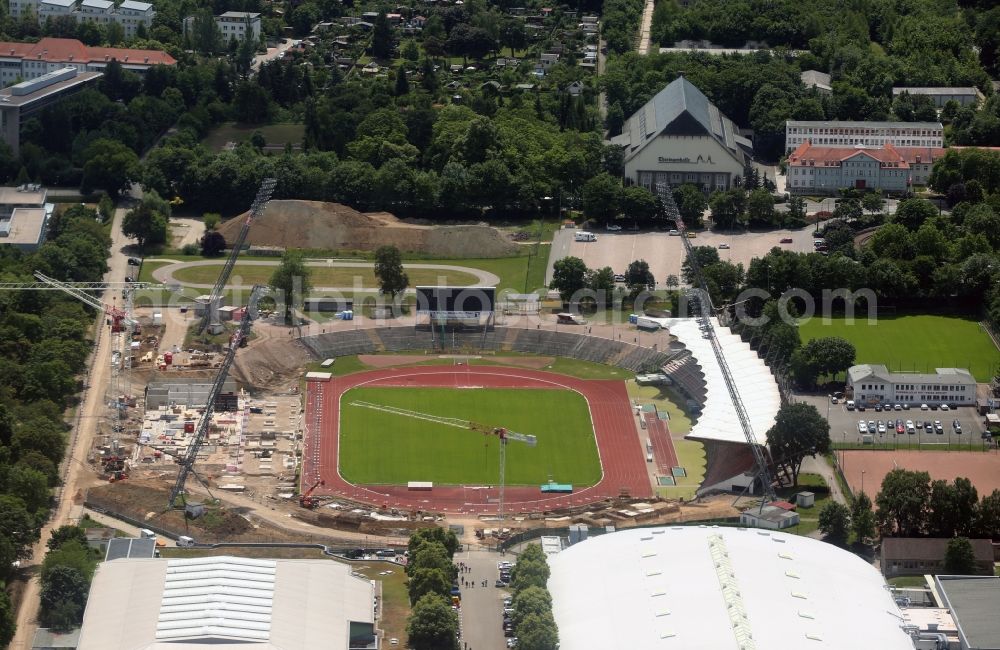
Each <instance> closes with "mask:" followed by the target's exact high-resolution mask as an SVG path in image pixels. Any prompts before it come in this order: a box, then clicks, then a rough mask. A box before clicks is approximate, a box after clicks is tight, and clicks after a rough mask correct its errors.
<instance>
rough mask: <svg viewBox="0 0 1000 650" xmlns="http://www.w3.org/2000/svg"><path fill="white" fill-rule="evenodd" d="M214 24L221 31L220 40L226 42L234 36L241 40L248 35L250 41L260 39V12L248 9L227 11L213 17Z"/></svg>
mask: <svg viewBox="0 0 1000 650" xmlns="http://www.w3.org/2000/svg"><path fill="white" fill-rule="evenodd" d="M215 24H216V25H218V26H219V31H220V32H222V41H223V42H224V43H228V42H229V41H231V40H233V39H234V38H235V39H236V40H237V41H242V40H243V39H245V38H247V37H248V36H249V38H250V40H252V41H259V40H260V14H255V13H250V12H249V11H227V12H226V13H224V14H221V15H219V16H216V17H215Z"/></svg>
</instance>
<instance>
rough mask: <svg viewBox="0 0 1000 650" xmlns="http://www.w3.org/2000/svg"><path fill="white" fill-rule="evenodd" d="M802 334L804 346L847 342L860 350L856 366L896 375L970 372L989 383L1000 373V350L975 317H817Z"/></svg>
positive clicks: (805, 327)
mask: <svg viewBox="0 0 1000 650" xmlns="http://www.w3.org/2000/svg"><path fill="white" fill-rule="evenodd" d="M799 335H800V337H801V339H802V342H803V343H806V342H807V341H809V340H810V339H816V338H823V337H828V336H839V337H841V338H845V339H847V340H848V341H850V342H851V343H853V344H854V347H855V348H856V349H857V352H858V353H857V357H856V363H880V364H885V365H886V366H887V367H888V368H889V370H892V371H895V372H934V369H935V368H968V369H969V370H970V371H971V372H972V374H973V375H974V376H975V377H976V379H977V380H978V381H981V382H983V381H989V380H990V379H992V378H993V375H994V374H995V373H996V372H997V370H998V369H1000V351H998V350H997V347H996V346H995V345H994V344H993V341H992V339H990V337H989V335H988V334H987V333H986V332H984V331H983V329H982V327H980V325H979V322H978V321H976V320H975V319H972V318H957V317H950V316H895V317H888V318H887V317H884V316H880V317H879V318H878V320H877V321H876V322H875V323H874V324H869V322H868V319H867V316H866V315H865V314H863V313H862V314H858V315H857V317H856V318H855V319H854V320H853V322H849V321H847V320H846V319H843V318H834V319H831V322H830V323H824V322H823V320H822V319H821V318H813V319H811V320H809V321H807V322H804V323H802V324H801V325H800V326H799Z"/></svg>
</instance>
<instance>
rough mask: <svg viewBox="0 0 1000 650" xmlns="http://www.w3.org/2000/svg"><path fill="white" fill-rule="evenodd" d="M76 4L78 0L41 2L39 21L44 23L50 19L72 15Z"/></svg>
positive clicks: (46, 0)
mask: <svg viewBox="0 0 1000 650" xmlns="http://www.w3.org/2000/svg"><path fill="white" fill-rule="evenodd" d="M76 3H77V0H41V2H39V3H38V21H39V22H40V23H44V22H45V21H46V20H48V19H49V18H58V17H59V16H69V15H72V13H73V12H74V11H75V10H76Z"/></svg>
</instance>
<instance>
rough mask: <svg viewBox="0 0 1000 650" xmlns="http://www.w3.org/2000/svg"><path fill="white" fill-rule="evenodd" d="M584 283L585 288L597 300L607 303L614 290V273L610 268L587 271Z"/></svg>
mask: <svg viewBox="0 0 1000 650" xmlns="http://www.w3.org/2000/svg"><path fill="white" fill-rule="evenodd" d="M584 282H585V283H586V285H587V288H588V289H590V290H591V291H593V292H594V293H595V294H596V295H597V296H598V300H600V301H602V302H604V303H607V301H608V297H609V296H610V295H611V292H612V291H614V288H615V272H614V271H612V270H611V267H610V266H605V267H603V268H600V269H591V270H588V271H587V274H586V276H585V279H584Z"/></svg>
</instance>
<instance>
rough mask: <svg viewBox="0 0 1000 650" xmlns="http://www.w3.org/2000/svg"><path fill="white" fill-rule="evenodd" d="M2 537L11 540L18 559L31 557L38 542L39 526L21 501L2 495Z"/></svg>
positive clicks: (0, 518)
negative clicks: (32, 546) (32, 549)
mask: <svg viewBox="0 0 1000 650" xmlns="http://www.w3.org/2000/svg"><path fill="white" fill-rule="evenodd" d="M0 536H2V537H5V538H6V539H8V540H10V543H11V545H12V546H13V547H14V552H15V554H16V555H17V557H18V558H26V557H31V545H32V544H34V543H35V542H37V541H38V524H37V523H36V522H35V518H34V517H32V516H31V514H29V513H28V511H27V509H26V508H25V507H24V502H23V501H21V500H20V499H18V498H16V497H13V496H10V495H7V494H0Z"/></svg>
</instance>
